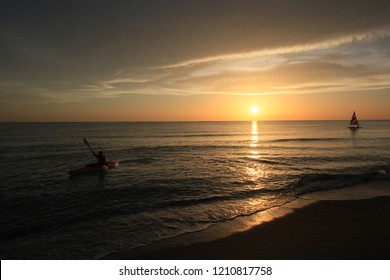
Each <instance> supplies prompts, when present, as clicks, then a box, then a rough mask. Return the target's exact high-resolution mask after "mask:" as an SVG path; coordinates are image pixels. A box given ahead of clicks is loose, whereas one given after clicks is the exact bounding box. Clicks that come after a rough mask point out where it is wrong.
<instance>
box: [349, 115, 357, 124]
mask: <svg viewBox="0 0 390 280" xmlns="http://www.w3.org/2000/svg"><path fill="white" fill-rule="evenodd" d="M349 124H350V125H357V126H358V125H359V122H358V120H357V118H356V114H355V112H353V115H352V119H351V121H350V123H349Z"/></svg>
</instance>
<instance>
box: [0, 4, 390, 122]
mask: <svg viewBox="0 0 390 280" xmlns="http://www.w3.org/2000/svg"><path fill="white" fill-rule="evenodd" d="M389 15H390V2H389V1H388V0H370V1H366V0H364V1H363V0H326V1H315V0H310V1H309V0H296V1H294V0H290V1H288V0H272V1H265V0H256V1H254V0H241V1H240V0H235V1H233V0H224V1H221V0H207V1H203V0H196V1H191V0H187V1H182V0H164V1H155V0H153V1H150V0H141V1H136V0H128V1H115V0H112V1H100V0H94V1H82V0H79V1H73V0H67V1H64V0H58V1H40V0H34V1H18V0H12V1H1V9H0V121H1V122H18V121H232V120H253V119H258V120H310V119H313V120H325V119H330V120H333V119H349V118H350V117H351V115H352V112H353V111H356V113H357V115H358V118H359V119H367V120H368V119H390V110H389V108H390V16H389ZM253 107H257V108H258V112H257V113H256V114H253V113H252V108H253Z"/></svg>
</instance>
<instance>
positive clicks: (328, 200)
mask: <svg viewBox="0 0 390 280" xmlns="http://www.w3.org/2000/svg"><path fill="white" fill-rule="evenodd" d="M389 189H390V185H389V181H387V180H386V181H378V182H370V183H366V184H361V185H358V186H356V187H354V188H348V189H340V190H334V191H330V192H323V193H313V194H308V195H306V196H303V197H302V198H301V199H300V200H298V202H295V205H293V206H292V207H285V209H289V211H286V210H284V211H282V212H283V213H284V214H283V215H282V216H281V217H276V216H275V218H272V219H268V221H262V222H261V223H260V224H259V225H256V226H253V227H251V228H249V229H247V230H243V231H240V232H235V233H232V234H230V235H228V236H224V237H221V238H217V239H214V240H208V241H207V240H205V241H202V240H201V241H196V242H195V243H191V244H183V245H177V244H176V243H174V242H173V243H172V244H171V245H170V246H162V247H161V246H160V247H159V246H149V249H148V250H140V251H139V252H138V253H136V254H134V252H133V253H132V254H129V253H126V252H125V253H118V254H112V255H110V256H107V258H110V259H194V260H210V259H321V260H330V259H331V260H334V259H336V260H338V259H352V260H356V259H390V195H389ZM299 201H300V202H302V203H300V202H299ZM297 205H300V206H297ZM150 248H151V249H150Z"/></svg>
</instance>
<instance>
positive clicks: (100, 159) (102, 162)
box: [93, 151, 106, 165]
mask: <svg viewBox="0 0 390 280" xmlns="http://www.w3.org/2000/svg"><path fill="white" fill-rule="evenodd" d="M93 155H94V156H95V157H96V158H97V160H98V163H99V164H100V165H105V164H106V157H105V156H104V155H103V152H102V151H99V154H98V155H97V154H96V153H93Z"/></svg>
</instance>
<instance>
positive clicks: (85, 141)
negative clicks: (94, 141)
mask: <svg viewBox="0 0 390 280" xmlns="http://www.w3.org/2000/svg"><path fill="white" fill-rule="evenodd" d="M84 143H85V145H87V146H88V148H89V149H90V150H91V152H92V154H93V155H95V152H94V151H93V150H92V148H91V146H90V145H89V143H88V141H87V139H85V137H84Z"/></svg>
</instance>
